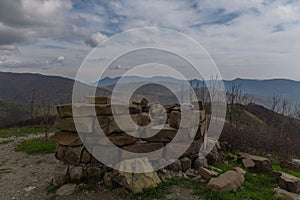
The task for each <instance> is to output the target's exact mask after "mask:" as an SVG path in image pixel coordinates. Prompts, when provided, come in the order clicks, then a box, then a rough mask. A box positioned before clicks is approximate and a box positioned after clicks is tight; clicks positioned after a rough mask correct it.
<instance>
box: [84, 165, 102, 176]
mask: <svg viewBox="0 0 300 200" xmlns="http://www.w3.org/2000/svg"><path fill="white" fill-rule="evenodd" d="M101 174H102V171H101V168H100V167H99V166H90V167H89V168H88V169H87V176H88V177H89V178H92V179H100V178H101Z"/></svg>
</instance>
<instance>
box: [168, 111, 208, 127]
mask: <svg viewBox="0 0 300 200" xmlns="http://www.w3.org/2000/svg"><path fill="white" fill-rule="evenodd" d="M201 113H203V112H202V111H199V110H188V111H183V112H179V111H172V112H171V114H170V117H169V119H168V123H169V125H170V127H172V128H176V129H178V128H180V127H181V128H192V127H194V128H196V127H199V126H200V121H201V115H203V114H201ZM204 113H205V112H204Z"/></svg>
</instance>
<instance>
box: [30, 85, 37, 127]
mask: <svg viewBox="0 0 300 200" xmlns="http://www.w3.org/2000/svg"><path fill="white" fill-rule="evenodd" d="M35 100H36V91H35V90H32V93H31V96H30V97H29V101H30V124H31V126H32V125H33V118H34V104H35Z"/></svg>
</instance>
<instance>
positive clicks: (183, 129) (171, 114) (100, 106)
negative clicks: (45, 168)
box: [53, 97, 207, 192]
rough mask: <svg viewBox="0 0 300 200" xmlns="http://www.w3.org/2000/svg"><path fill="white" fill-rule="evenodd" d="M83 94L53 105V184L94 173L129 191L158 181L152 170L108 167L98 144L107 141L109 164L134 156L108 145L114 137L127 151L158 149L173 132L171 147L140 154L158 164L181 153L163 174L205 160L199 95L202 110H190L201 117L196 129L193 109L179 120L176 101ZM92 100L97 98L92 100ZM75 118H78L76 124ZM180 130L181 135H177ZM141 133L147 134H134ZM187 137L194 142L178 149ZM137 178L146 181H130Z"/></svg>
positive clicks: (184, 169) (189, 169)
mask: <svg viewBox="0 0 300 200" xmlns="http://www.w3.org/2000/svg"><path fill="white" fill-rule="evenodd" d="M87 99H88V103H82V104H76V105H75V104H74V105H71V104H68V105H60V106H58V107H57V110H58V115H59V116H58V117H57V120H56V123H55V127H56V128H57V129H58V130H60V131H59V132H57V133H55V135H54V140H55V142H56V143H57V148H56V153H55V156H56V158H57V159H58V160H59V161H60V162H59V164H58V165H57V166H56V168H55V170H54V180H53V183H54V184H55V185H63V184H64V183H65V182H66V181H67V180H69V179H71V180H73V181H74V180H75V181H78V182H81V181H83V180H88V179H98V180H99V181H102V182H103V183H106V185H110V184H112V182H117V183H118V184H120V185H122V186H124V187H125V188H127V189H129V190H131V191H133V192H138V191H140V189H143V188H145V187H148V186H151V187H154V186H156V185H157V184H158V183H159V181H158V179H157V177H156V176H157V174H151V176H150V175H149V174H144V175H142V177H137V176H132V174H131V175H130V174H126V173H125V174H124V173H123V174H122V173H119V172H118V171H115V170H113V169H112V168H110V167H112V166H110V167H108V166H106V165H104V164H103V163H101V162H99V161H98V159H96V158H94V157H93V156H92V155H95V154H97V153H100V154H101V150H102V148H100V147H102V146H105V151H106V153H105V154H104V155H103V156H105V160H109V163H111V165H115V164H116V165H117V164H118V165H120V163H122V162H123V164H124V162H126V161H127V160H132V159H135V158H132V157H130V154H126V153H120V151H118V150H116V148H113V147H111V146H109V145H107V144H109V143H113V144H114V145H116V146H117V147H119V148H122V149H123V150H125V151H127V152H133V153H147V152H153V151H156V150H159V149H161V148H162V147H164V146H166V145H168V144H169V143H170V142H171V141H172V143H173V142H174V141H173V139H174V138H175V136H176V138H177V140H176V141H175V144H174V145H173V146H172V148H169V149H168V152H165V151H161V154H160V155H159V157H155V158H149V160H148V159H147V161H145V160H143V159H144V158H141V159H142V160H143V161H144V162H145V163H148V162H149V163H148V164H149V165H152V166H155V165H157V164H159V163H157V162H158V161H159V160H160V159H161V158H164V159H165V160H168V159H169V158H168V156H166V155H173V154H174V155H175V154H180V155H181V156H180V157H179V159H178V160H175V161H174V162H173V163H172V164H171V165H169V166H167V167H166V168H165V169H164V170H160V172H159V173H158V174H159V175H162V176H171V175H172V176H180V173H181V176H185V175H186V174H189V173H190V174H191V173H194V172H195V170H194V169H196V170H198V169H199V168H200V167H202V166H205V165H207V161H206V159H205V158H199V157H198V153H199V151H200V147H201V146H202V144H203V141H204V137H205V135H206V129H207V121H206V116H205V111H204V109H203V105H202V102H201V101H199V102H196V103H198V105H199V108H200V110H196V109H193V106H191V108H190V109H191V110H190V112H192V113H196V114H198V115H199V119H200V125H199V127H198V128H197V127H196V131H195V127H193V123H192V122H193V120H194V119H193V117H192V116H194V115H189V117H190V119H188V120H186V119H185V120H186V121H184V122H183V121H182V120H181V115H182V113H181V108H180V105H177V104H174V105H167V106H164V107H163V108H162V107H159V106H155V105H152V106H151V105H149V104H148V102H147V101H146V100H145V99H143V100H142V102H140V103H132V104H131V105H127V106H125V105H117V106H114V107H112V106H111V105H110V100H109V99H108V98H106V97H96V98H95V97H88V98H87ZM91 102H95V104H92V103H91ZM112 109H115V110H112ZM162 110H165V111H166V113H167V117H166V119H164V118H163V114H162ZM95 113H96V116H95ZM113 113H118V115H117V116H115V115H114V116H113ZM128 114H129V115H128ZM127 118H131V119H132V121H133V123H129V124H128V121H127V120H124V119H127ZM74 121H76V126H75V123H74ZM116 121H117V122H116ZM98 122H99V123H98ZM182 122H183V123H182ZM181 123H182V124H183V125H182V124H181ZM149 124H151V127H150V129H147V131H145V129H144V128H143V127H146V126H149ZM99 125H100V127H101V129H102V130H103V132H104V134H105V138H104V137H101V136H100V134H99V132H98V130H99V128H100V127H99ZM124 127H125V128H124ZM124 129H126V130H124ZM77 130H78V131H80V132H81V133H85V134H84V136H82V134H80V135H79V134H78V132H77ZM125 132H126V133H131V134H130V135H129V134H126V133H125ZM195 132H196V134H195V135H193V134H192V133H195ZM137 133H138V134H137ZM154 133H156V134H154ZM179 133H180V136H179V137H177V135H178V134H179ZM141 134H142V135H144V136H146V137H140V138H139V137H135V136H139V135H141ZM149 136H150V137H149ZM107 138H108V140H107ZM191 139H192V140H193V142H192V144H191V145H190V146H189V147H188V148H187V150H186V151H185V152H184V153H182V152H179V151H181V150H182V145H184V141H186V140H191ZM82 141H84V144H85V145H83V142H82ZM87 145H89V148H88V149H89V150H90V151H91V152H89V151H88V150H87V149H86V146H87ZM106 145H107V146H106ZM98 151H99V152H98ZM127 164H128V162H127ZM128 165H129V164H128ZM178 174H179V175H178ZM183 174H185V175H183ZM145 177H146V178H147V177H148V178H149V177H151V178H150V179H149V180H151V181H152V183H148V182H147V181H145V180H146V178H145ZM139 181H144V182H143V183H141V184H142V185H144V186H145V187H137V186H136V185H135V184H133V182H139ZM141 184H139V185H141Z"/></svg>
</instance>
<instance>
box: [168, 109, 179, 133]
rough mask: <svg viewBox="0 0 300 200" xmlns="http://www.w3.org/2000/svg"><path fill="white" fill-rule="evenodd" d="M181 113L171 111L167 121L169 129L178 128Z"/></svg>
mask: <svg viewBox="0 0 300 200" xmlns="http://www.w3.org/2000/svg"><path fill="white" fill-rule="evenodd" d="M180 120H181V113H180V112H179V111H172V112H171V114H170V117H169V119H168V123H169V125H170V127H172V128H175V129H178V128H179V127H180Z"/></svg>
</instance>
